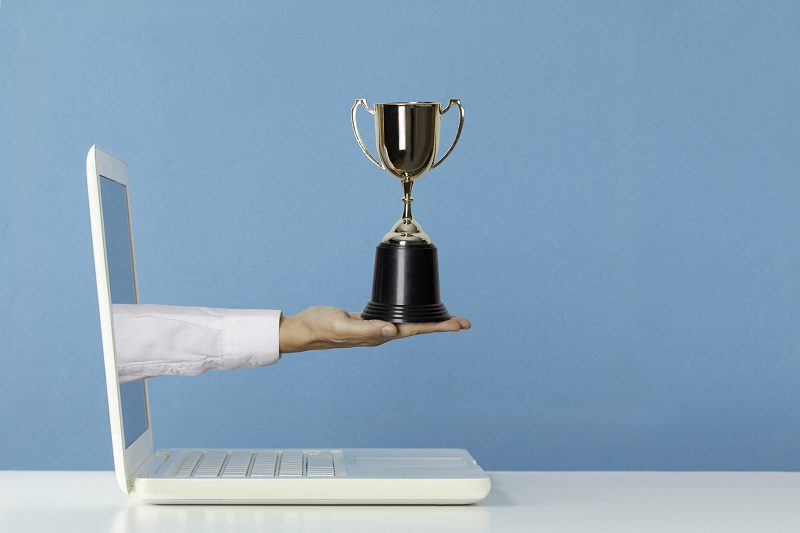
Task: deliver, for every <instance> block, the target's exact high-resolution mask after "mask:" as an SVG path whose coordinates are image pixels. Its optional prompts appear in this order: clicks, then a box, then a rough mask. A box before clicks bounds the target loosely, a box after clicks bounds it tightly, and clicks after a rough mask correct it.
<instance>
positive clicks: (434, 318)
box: [351, 98, 464, 323]
mask: <svg viewBox="0 0 800 533" xmlns="http://www.w3.org/2000/svg"><path fill="white" fill-rule="evenodd" d="M360 105H362V106H364V108H365V109H366V110H367V111H369V113H370V114H372V115H374V116H375V137H376V142H377V149H378V158H375V157H373V155H372V154H370V152H369V150H367V147H366V146H365V145H364V141H363V140H362V139H361V135H360V134H359V132H358V125H357V124H356V113H357V112H358V106H360ZM454 105H455V106H457V107H458V111H459V122H458V131H457V133H456V138H455V140H454V141H453V144H452V145H451V146H450V149H449V150H447V152H445V154H444V156H442V158H441V159H439V160H438V161H436V152H437V149H438V148H439V124H440V121H441V116H442V115H444V114H445V113H447V111H449V110H450V108H451V107H452V106H454ZM351 121H352V124H353V133H354V134H355V136H356V140H357V141H358V145H359V146H360V147H361V151H362V152H364V155H366V156H367V157H368V158H369V160H370V161H372V162H373V163H375V165H376V166H377V167H378V168H380V169H382V170H385V171H387V172H388V173H389V174H391V175H392V176H394V177H395V178H397V179H398V180H400V183H401V184H402V186H403V215H402V216H401V217H400V219H399V220H398V221H397V222H395V224H394V225H393V226H392V229H391V230H390V231H389V233H387V234H386V235H384V237H383V241H382V242H381V243H380V244H379V245H378V247H377V250H376V252H375V273H374V276H373V279H372V299H371V300H370V301H369V303H367V305H366V307H364V311H363V312H362V313H361V316H362V317H363V318H364V319H365V320H371V319H378V320H386V321H388V322H395V323H403V322H439V321H442V320H447V319H448V318H450V315H449V314H448V312H447V308H446V307H445V306H444V304H443V303H442V302H441V300H440V298H439V265H438V259H437V255H436V246H434V245H433V243H432V242H431V239H430V237H428V235H427V234H426V233H425V232H424V231H423V230H422V226H420V225H419V222H417V221H416V219H414V216H413V215H412V214H411V202H413V201H414V199H413V198H412V197H411V189H412V187H413V186H414V182H415V181H416V180H418V179H419V178H421V177H422V176H424V175H425V174H426V173H427V172H428V171H429V170H431V169H432V168H436V167H438V166H439V165H441V164H442V161H444V160H445V159H447V156H449V155H450V152H452V151H453V148H455V146H456V143H457V142H458V139H459V137H461V128H462V127H463V126H464V108H463V107H461V101H460V100H457V99H451V100H450V103H448V104H447V107H445V108H444V109H442V104H440V103H439V102H395V103H390V104H375V107H374V109H370V108H369V106H368V105H367V101H366V100H365V99H363V98H361V99H358V100H356V102H355V103H354V104H353V108H352V109H351Z"/></svg>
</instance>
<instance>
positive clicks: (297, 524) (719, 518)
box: [0, 472, 800, 533]
mask: <svg viewBox="0 0 800 533" xmlns="http://www.w3.org/2000/svg"><path fill="white" fill-rule="evenodd" d="M490 475H491V477H492V483H493V486H492V492H491V494H489V497H488V498H487V499H486V500H484V501H483V502H481V503H480V504H477V505H469V506H267V505H264V506H255V505H220V506H212V505H204V506H191V505H172V506H156V505H149V504H146V503H143V502H140V501H137V500H136V498H134V497H128V496H125V495H124V494H122V492H121V491H120V490H119V488H117V485H116V481H115V480H114V474H113V472H0V530H1V531H3V532H4V533H12V532H17V531H26V532H28V531H48V532H49V531H62V532H69V531H76V532H78V531H79V532H81V533H83V532H86V531H104V532H105V531H108V532H113V533H122V532H135V531H147V532H156V531H165V532H170V533H172V532H177V531H192V532H202V531H221V530H222V531H236V532H237V533H246V532H248V531H325V532H329V533H335V532H337V531H347V532H349V533H353V532H362V531H363V532H374V531H382V532H392V531H403V532H407V531H413V532H414V533H421V532H427V531H431V532H433V531H435V532H442V531H452V532H456V531H458V532H461V531H467V532H473V531H500V532H502V531H558V532H573V531H591V532H595V533H596V532H602V531H613V532H615V533H619V532H625V531H635V532H637V533H640V532H645V531H670V532H675V531H680V532H682V533H686V532H692V531H698V532H699V531H702V532H704V533H710V532H714V531H725V532H726V533H732V532H737V531H747V532H755V531H757V532H759V533H767V532H779V531H792V532H796V531H798V530H800V473H778V472H769V473H768V472H748V473H742V472H737V473H728V472H714V473H710V472H695V473H688V472H491V473H490Z"/></svg>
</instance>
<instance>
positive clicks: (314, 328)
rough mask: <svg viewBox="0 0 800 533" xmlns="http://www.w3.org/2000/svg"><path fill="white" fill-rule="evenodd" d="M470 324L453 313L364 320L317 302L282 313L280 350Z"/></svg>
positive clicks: (376, 341)
mask: <svg viewBox="0 0 800 533" xmlns="http://www.w3.org/2000/svg"><path fill="white" fill-rule="evenodd" d="M470 327H472V325H471V324H470V321H469V320H467V319H466V318H461V317H452V318H450V319H449V320H445V321H444V322H425V323H419V324H393V323H391V322H385V321H383V320H364V319H362V318H361V313H355V312H348V311H345V310H344V309H338V308H336V307H324V306H315V307H310V308H308V309H306V310H305V311H303V312H301V313H298V314H296V315H293V316H283V317H281V325H280V350H281V353H292V352H304V351H306V350H328V349H331V348H352V347H355V346H378V345H381V344H383V343H385V342H388V341H390V340H392V339H402V338H404V337H411V336H413V335H421V334H424V333H436V332H443V331H458V330H461V329H469V328H470Z"/></svg>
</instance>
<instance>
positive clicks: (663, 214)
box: [0, 0, 800, 470]
mask: <svg viewBox="0 0 800 533" xmlns="http://www.w3.org/2000/svg"><path fill="white" fill-rule="evenodd" d="M798 20H800V7H798V4H797V3H793V2H752V3H747V4H745V3H737V2H694V1H687V2H639V1H635V2H634V1H631V2H622V1H617V2H555V1H554V2H548V3H532V2H525V3H523V2H504V3H493V2H485V3H477V2H475V3H462V2H452V3H444V2H442V3H432V2H418V3H413V2H412V3H408V2H363V3H362V2H335V3H334V2H307V3H303V4H300V3H293V2H285V3H284V2H272V3H261V2H250V3H245V2H238V3H221V2H192V3H189V4H186V3H185V4H183V5H182V6H175V5H171V4H167V3H164V2H143V1H137V2H125V3H123V2H101V1H96V2H80V3H76V2H69V3H67V2H49V3H42V2H22V1H19V0H4V1H3V2H2V4H1V5H0V244H1V247H0V350H2V357H0V389H1V390H2V395H1V396H0V424H1V425H2V431H0V433H1V434H2V438H0V468H41V469H44V468H62V469H72V468H76V469H77V468H89V469H93V468H98V469H100V468H111V467H112V459H111V446H110V438H109V430H108V424H107V419H108V415H107V407H106V400H105V389H104V379H103V370H102V358H101V352H100V336H99V325H98V324H99V323H98V313H97V303H96V295H95V285H94V271H93V266H92V256H91V242H90V233H89V217H88V212H87V201H86V185H85V176H84V161H85V155H86V151H87V149H88V148H89V146H90V145H91V144H93V143H97V144H99V145H101V146H103V147H105V148H106V149H108V150H110V151H112V152H115V153H117V154H118V155H120V156H121V157H122V158H123V159H125V160H126V161H128V164H129V171H130V178H131V189H130V190H131V201H132V213H133V223H134V232H135V239H136V247H137V259H138V267H139V280H140V285H141V287H140V288H141V291H140V296H141V301H143V302H151V303H168V304H176V305H208V306H220V307H268V308H280V309H283V310H285V311H286V312H288V313H294V312H297V311H299V310H301V309H303V308H305V307H307V306H310V305H313V304H329V305H336V306H341V307H346V308H348V309H360V308H361V306H362V305H363V304H364V302H365V301H366V299H367V298H368V296H369V288H370V283H371V275H372V272H371V269H372V261H373V253H374V245H375V244H376V243H377V242H378V240H379V239H380V237H381V236H382V235H383V233H384V232H385V231H386V230H387V229H388V227H389V225H390V224H391V223H392V222H393V221H394V220H395V219H396V218H397V216H398V215H399V212H400V207H401V204H400V201H399V198H400V195H401V190H400V187H399V186H398V185H397V183H396V182H393V181H392V180H391V179H390V178H389V177H388V176H387V175H384V174H381V173H380V172H379V171H378V170H377V169H376V168H375V167H374V166H373V165H372V164H371V163H370V162H369V161H367V159H366V158H364V156H363V155H362V154H361V153H360V151H359V150H358V147H357V145H356V143H355V140H354V139H353V136H352V133H351V131H350V124H349V118H348V114H349V108H350V105H351V104H352V102H353V100H354V99H355V98H359V97H366V98H368V99H369V101H370V103H372V102H374V101H393V100H429V99H433V100H440V101H446V100H447V99H448V98H451V97H458V98H461V99H462V101H463V103H464V106H465V108H466V112H467V119H466V124H465V128H464V134H463V136H462V140H461V142H460V143H459V145H458V147H457V148H456V150H455V151H454V152H453V154H452V156H451V157H450V159H448V161H446V163H445V164H443V165H442V166H441V167H440V168H437V169H436V170H435V171H433V172H432V173H431V174H430V175H428V176H426V177H425V178H423V179H422V180H421V181H420V182H419V183H418V184H417V187H416V191H415V193H416V194H415V196H416V198H417V202H416V203H415V213H416V215H417V216H418V218H419V219H420V221H421V222H422V224H423V225H424V227H425V229H426V231H427V232H428V233H429V234H430V235H431V236H432V237H433V239H434V242H436V243H437V244H438V245H439V253H440V262H441V264H440V269H441V276H442V294H443V296H444V299H445V302H446V303H447V305H448V307H449V308H450V310H451V311H453V312H457V313H459V314H463V315H465V316H468V317H469V318H471V319H472V320H473V323H474V328H473V329H472V330H471V331H469V332H465V333H460V334H455V335H453V334H451V335H440V336H428V337H420V338H413V339H408V340H405V341H400V342H397V343H390V344H388V345H385V346H383V347H381V348H378V349H372V350H366V349H362V350H350V351H331V352H314V353H307V354H299V355H292V356H287V357H285V358H284V360H283V361H282V362H281V363H280V364H278V365H276V366H273V367H268V368H263V369H255V370H239V371H234V372H229V373H221V372H215V373H209V374H206V375H204V376H201V377H199V378H160V379H156V380H153V381H152V383H151V395H152V397H151V400H152V407H153V424H154V429H155V434H156V444H157V445H158V446H160V447H166V446H182V445H193V446H264V445H269V446H448V447H449V446H458V447H466V448H468V449H469V450H470V451H471V452H472V453H473V454H474V455H475V457H476V458H477V459H478V460H479V462H480V463H481V464H482V465H484V466H485V467H487V468H490V469H700V470H706V469H743V470H749V469H791V470H796V469H798V467H800V455H799V454H798V453H797V451H798V450H797V447H798V445H797V443H798V441H800V421H799V420H798V405H800V387H798V384H800V298H798V296H800V268H799V267H800V244H798V236H800V211H799V210H798V198H800V179H798V169H800V155H799V154H800V101H799V100H798V94H800V74H798V70H797V65H798V62H800V32H798V31H797V22H798ZM362 120H363V122H362V128H365V131H366V132H367V135H368V138H370V139H371V131H370V129H369V123H368V120H367V118H366V116H362ZM445 123H446V125H445V128H444V131H443V133H442V137H443V140H442V142H443V144H446V143H448V142H449V139H451V138H452V135H453V132H454V117H452V116H448V117H447V119H446V120H445ZM371 143H372V141H370V144H371Z"/></svg>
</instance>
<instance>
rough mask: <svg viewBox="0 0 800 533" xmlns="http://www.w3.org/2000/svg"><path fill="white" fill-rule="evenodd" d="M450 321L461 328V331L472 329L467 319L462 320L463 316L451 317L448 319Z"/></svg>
mask: <svg viewBox="0 0 800 533" xmlns="http://www.w3.org/2000/svg"><path fill="white" fill-rule="evenodd" d="M450 320H455V321H456V322H458V324H459V325H460V326H461V329H470V328H471V327H472V322H470V321H469V320H468V319H466V318H464V317H463V316H453V317H450Z"/></svg>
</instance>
